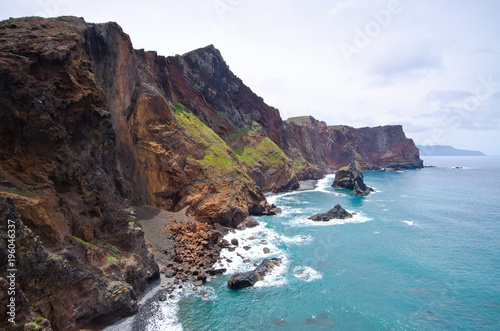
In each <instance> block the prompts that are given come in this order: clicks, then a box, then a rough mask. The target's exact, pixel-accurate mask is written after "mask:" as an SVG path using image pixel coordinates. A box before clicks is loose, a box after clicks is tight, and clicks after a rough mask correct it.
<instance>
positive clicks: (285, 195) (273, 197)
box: [266, 191, 303, 204]
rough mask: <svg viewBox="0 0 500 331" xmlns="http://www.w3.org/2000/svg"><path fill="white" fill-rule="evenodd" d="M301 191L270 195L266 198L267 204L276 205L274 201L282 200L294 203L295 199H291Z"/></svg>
mask: <svg viewBox="0 0 500 331" xmlns="http://www.w3.org/2000/svg"><path fill="white" fill-rule="evenodd" d="M302 192H303V191H294V192H288V193H278V194H272V195H270V196H267V197H266V198H267V202H269V203H272V204H276V201H277V200H278V198H279V199H284V200H289V201H294V200H295V198H294V197H293V196H294V195H297V194H300V193H302Z"/></svg>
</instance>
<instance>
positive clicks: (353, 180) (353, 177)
mask: <svg viewBox="0 0 500 331" xmlns="http://www.w3.org/2000/svg"><path fill="white" fill-rule="evenodd" d="M332 187H337V188H345V189H348V190H353V191H354V195H356V196H358V197H364V196H367V195H368V194H370V192H373V189H372V188H371V187H368V186H366V184H365V182H364V181H363V173H362V171H361V167H360V166H359V163H358V162H356V161H352V162H351V163H350V164H349V165H348V166H345V167H343V168H340V169H339V170H338V171H337V172H336V173H335V180H334V181H333V184H332Z"/></svg>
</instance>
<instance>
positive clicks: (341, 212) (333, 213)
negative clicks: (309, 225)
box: [309, 204, 352, 222]
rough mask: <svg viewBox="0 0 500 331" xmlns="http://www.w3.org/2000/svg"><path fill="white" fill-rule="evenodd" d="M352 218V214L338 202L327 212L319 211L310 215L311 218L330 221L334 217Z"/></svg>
mask: <svg viewBox="0 0 500 331" xmlns="http://www.w3.org/2000/svg"><path fill="white" fill-rule="evenodd" d="M346 218H352V214H351V213H349V212H347V210H345V209H344V208H342V206H341V205H339V204H337V205H336V206H335V207H333V208H332V209H330V210H329V211H327V212H326V213H319V214H315V215H313V216H311V217H309V219H310V220H313V221H320V222H328V221H329V220H332V219H341V220H343V219H346Z"/></svg>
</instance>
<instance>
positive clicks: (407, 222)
mask: <svg viewBox="0 0 500 331" xmlns="http://www.w3.org/2000/svg"><path fill="white" fill-rule="evenodd" d="M403 223H406V224H408V225H410V226H412V225H413V223H414V222H413V221H403Z"/></svg>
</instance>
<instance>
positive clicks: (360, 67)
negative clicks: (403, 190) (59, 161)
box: [0, 0, 500, 155]
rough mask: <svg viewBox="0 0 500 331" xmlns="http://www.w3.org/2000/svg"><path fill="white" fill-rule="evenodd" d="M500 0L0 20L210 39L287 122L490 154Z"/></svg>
mask: <svg viewBox="0 0 500 331" xmlns="http://www.w3.org/2000/svg"><path fill="white" fill-rule="evenodd" d="M499 13H500V1H496V0H478V1H472V0H453V1H452V0H440V1H431V0H428V1H425V0H421V1H416V0H370V1H368V0H365V1H364V0H337V1H326V0H324V1H305V0H304V1H299V0H287V1H285V0H183V1H179V0H176V1H174V0H162V1H151V0H142V1H126V0H120V1H118V0H116V1H115V0H112V1H104V0H101V1H93V0H92V1H85V0H3V1H2V2H1V3H0V19H2V20H3V19H7V18H9V17H21V16H33V15H36V16H44V17H53V16H60V15H75V16H80V17H84V18H85V20H86V21H87V22H94V23H103V22H108V21H115V22H117V23H118V24H120V25H121V27H122V28H123V30H124V31H125V32H126V33H128V34H129V35H130V37H131V39H132V43H133V45H134V47H135V48H144V49H146V50H156V51H157V52H158V53H159V54H161V55H175V54H183V53H186V52H188V51H190V50H194V49H196V48H200V47H204V46H206V45H209V44H214V45H215V47H216V48H218V49H219V50H220V51H221V53H222V56H223V57H224V59H225V60H226V62H227V63H228V65H229V66H230V67H231V70H232V71H233V72H234V73H235V74H236V75H237V76H238V77H240V78H241V79H242V80H243V82H244V83H245V84H246V85H248V86H249V87H250V88H251V89H252V90H253V91H254V92H256V93H257V94H258V95H260V96H262V97H263V98H264V100H265V101H266V102H267V103H268V104H269V105H271V106H274V107H276V108H278V109H279V110H280V112H281V116H282V117H283V118H284V119H286V118H288V117H292V116H300V115H312V116H314V117H315V118H317V119H319V120H322V121H325V122H327V123H328V124H330V125H336V124H347V125H351V126H354V127H362V126H378V125H386V124H402V125H403V126H404V129H405V132H406V134H407V136H408V137H410V138H413V139H414V140H415V142H416V143H419V144H425V145H435V144H440V145H452V146H454V147H456V148H464V149H473V150H481V151H483V152H485V153H486V154H489V155H500V34H499V32H500V19H498V15H499Z"/></svg>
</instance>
